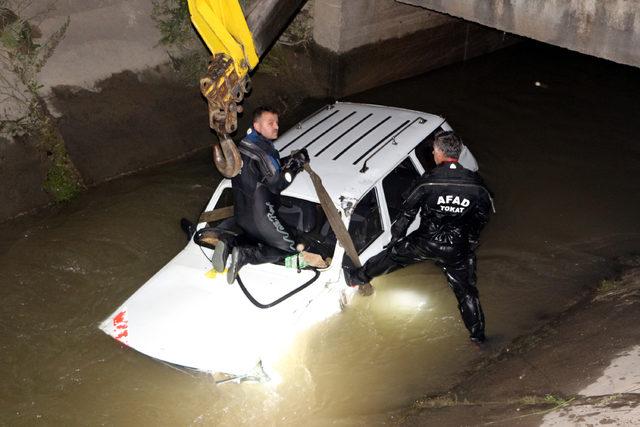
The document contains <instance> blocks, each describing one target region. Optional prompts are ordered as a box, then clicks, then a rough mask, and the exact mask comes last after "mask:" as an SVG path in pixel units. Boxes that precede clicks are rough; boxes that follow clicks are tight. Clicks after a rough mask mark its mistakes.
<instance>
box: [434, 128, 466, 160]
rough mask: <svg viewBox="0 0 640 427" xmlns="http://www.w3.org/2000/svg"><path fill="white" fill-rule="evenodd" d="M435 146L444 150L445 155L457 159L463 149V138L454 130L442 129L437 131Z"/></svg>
mask: <svg viewBox="0 0 640 427" xmlns="http://www.w3.org/2000/svg"><path fill="white" fill-rule="evenodd" d="M433 147H434V148H437V149H439V150H440V151H442V152H443V153H444V155H445V156H447V157H452V158H454V159H457V158H458V157H459V156H460V152H461V151H462V140H461V139H460V137H459V136H458V135H456V134H455V133H453V132H452V131H444V130H441V131H439V132H437V133H436V136H435V138H434V140H433Z"/></svg>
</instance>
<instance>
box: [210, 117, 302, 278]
mask: <svg viewBox="0 0 640 427" xmlns="http://www.w3.org/2000/svg"><path fill="white" fill-rule="evenodd" d="M277 137H278V113H277V112H276V111H275V110H274V109H272V108H270V107H259V108H257V109H256V110H255V111H254V113H253V126H252V127H251V128H250V129H249V130H248V131H247V135H246V136H245V137H244V138H243V139H242V141H240V144H239V145H238V150H239V151H240V154H241V157H242V169H241V171H240V173H239V174H238V175H236V176H235V177H233V179H232V180H231V185H232V188H233V198H234V218H235V222H236V224H237V225H238V226H239V227H240V228H241V229H242V231H243V240H244V243H242V244H237V242H231V241H230V240H225V239H222V240H220V241H219V242H218V244H217V245H216V248H215V251H214V258H213V265H214V268H215V269H216V270H217V271H223V270H224V268H225V264H226V262H227V257H228V255H229V253H231V266H230V267H229V271H228V273H227V281H228V282H229V283H233V282H234V281H235V279H236V277H237V274H238V271H239V270H240V268H242V266H244V265H246V264H262V263H267V262H277V261H280V260H282V259H284V258H285V257H287V256H288V255H291V254H294V253H297V252H298V250H297V249H298V248H297V243H296V238H295V237H294V236H295V235H294V231H293V230H291V229H290V228H289V227H288V226H286V225H285V224H284V222H282V220H281V219H280V218H279V216H278V208H279V207H280V192H281V191H282V190H284V189H285V188H286V187H288V186H289V184H291V182H292V181H293V178H294V177H295V175H296V174H297V173H298V172H300V171H301V170H302V167H303V165H304V163H305V162H306V161H308V155H307V153H306V151H304V150H303V151H298V152H296V153H294V154H292V155H291V156H288V157H286V158H283V159H280V155H279V153H278V150H276V148H275V147H274V146H273V141H274V140H275V139H276V138H277ZM231 247H232V250H231V251H230V249H231Z"/></svg>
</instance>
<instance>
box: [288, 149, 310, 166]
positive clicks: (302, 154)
mask: <svg viewBox="0 0 640 427" xmlns="http://www.w3.org/2000/svg"><path fill="white" fill-rule="evenodd" d="M291 157H292V158H294V159H296V160H298V161H299V162H300V163H302V164H305V163H309V152H308V151H307V149H306V148H302V149H300V150H295V151H292V152H291Z"/></svg>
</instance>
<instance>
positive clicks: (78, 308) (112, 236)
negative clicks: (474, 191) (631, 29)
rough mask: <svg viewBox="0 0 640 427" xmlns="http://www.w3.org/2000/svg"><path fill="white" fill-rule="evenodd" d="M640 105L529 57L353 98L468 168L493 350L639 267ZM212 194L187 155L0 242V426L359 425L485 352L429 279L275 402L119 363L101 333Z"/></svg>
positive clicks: (356, 307)
mask: <svg viewBox="0 0 640 427" xmlns="http://www.w3.org/2000/svg"><path fill="white" fill-rule="evenodd" d="M536 82H538V83H537V84H536ZM638 99H640V71H638V70H636V69H631V68H627V67H622V66H618V65H615V64H611V63H606V62H602V61H598V60H595V59H592V58H587V57H583V56H580V55H576V54H571V53H569V52H567V51H564V50H560V49H552V48H548V47H540V46H535V45H529V46H519V47H516V48H512V49H508V50H505V51H502V52H498V53H495V54H492V55H490V56H486V57H484V58H481V59H478V60H474V61H471V62H468V63H466V64H463V65H458V66H453V67H448V68H446V69H443V70H439V71H437V72H433V73H430V74H427V75H424V76H421V77H419V78H415V79H410V80H406V81H403V82H399V83H395V84H392V85H389V86H385V87H382V88H379V89H377V90H375V91H369V92H367V93H363V94H359V95H357V96H353V97H351V100H354V101H361V102H370V103H380V104H388V105H395V106H400V107H404V108H413V109H417V110H424V111H430V112H435V113H439V114H442V115H443V116H445V117H447V119H448V120H449V122H450V123H451V125H452V126H453V127H454V128H455V129H456V130H457V131H458V132H459V133H460V134H461V135H462V136H463V138H464V140H465V141H466V143H467V145H469V146H470V147H471V149H472V151H473V152H474V154H475V155H476V157H477V158H478V160H479V162H480V166H481V172H482V174H483V176H484V177H485V179H486V181H487V182H488V183H489V185H490V186H491V187H492V189H493V191H494V192H495V193H496V203H497V204H496V208H497V211H498V213H497V214H496V215H495V216H494V218H493V219H492V222H491V223H490V224H489V226H488V228H487V229H486V231H485V233H484V234H483V239H482V240H483V245H482V246H481V248H480V249H479V251H478V257H479V286H480V290H481V298H482V301H483V304H484V307H485V312H486V315H487V323H488V334H489V337H490V344H489V347H490V350H491V349H500V348H503V347H504V346H506V345H508V343H509V341H510V340H511V339H513V338H514V337H516V336H518V335H521V334H526V333H527V332H530V331H532V330H534V329H535V328H537V327H539V326H540V325H541V324H543V323H544V322H545V321H546V320H548V319H549V318H550V317H552V316H554V315H555V314H557V313H558V312H560V311H561V310H563V308H565V307H567V306H568V305H569V304H571V303H572V302H573V301H575V300H576V299H577V298H578V297H579V296H580V295H581V293H582V292H583V291H584V290H585V288H586V287H587V286H591V285H593V284H594V283H595V282H596V281H597V280H598V279H599V278H601V277H603V276H606V275H607V274H610V273H611V272H612V269H613V268H614V262H612V260H613V259H615V257H616V256H619V255H622V254H626V253H629V252H634V251H635V252H640V221H638V218H639V217H640V197H639V196H638V194H639V191H640V188H639V187H640V180H638V178H637V177H638V174H639V173H640V143H638V135H640V103H639V102H638ZM216 179H217V178H216V175H215V174H214V172H213V171H212V167H211V166H210V164H209V163H208V158H207V156H204V155H203V156H201V157H196V158H193V159H191V160H189V161H185V162H181V163H179V164H175V165H171V166H165V167H163V168H161V169H159V170H156V171H152V172H146V173H143V174H139V175H136V176H133V177H128V178H124V179H121V180H118V181H115V182H111V183H108V184H105V185H102V186H101V187H99V188H96V189H93V190H91V191H90V192H88V193H87V194H85V195H83V196H81V197H80V198H79V199H78V200H75V201H74V202H73V203H71V204H68V205H66V206H63V207H60V208H56V209H50V210H47V211H45V212H42V213H39V214H37V215H34V216H30V217H24V218H21V219H19V220H15V221H12V222H10V223H6V224H3V225H1V226H0V235H1V236H2V240H1V243H0V297H1V298H2V304H3V307H2V311H1V314H0V328H1V329H2V335H1V336H0V346H1V352H0V370H1V371H0V375H1V377H2V379H3V381H2V385H1V386H0V424H10V425H32V424H35V423H37V422H43V423H45V424H48V425H96V424H112V425H190V424H204V425H238V424H247V425H249V424H250V425H264V424H267V425H273V424H289V425H299V424H301V423H303V422H304V423H306V424H308V425H326V424H331V423H333V424H337V425H353V424H363V425H364V424H366V425H370V424H375V423H379V422H383V421H384V420H385V417H386V416H385V412H386V411H391V410H393V409H396V408H398V407H400V406H402V405H407V404H410V402H411V401H412V399H414V398H416V397H419V396H421V395H424V394H430V393H437V392H440V391H443V390H446V389H447V388H449V387H450V386H451V385H452V384H455V382H456V381H458V380H459V379H460V378H461V376H462V375H464V371H465V370H466V369H471V368H473V366H474V364H475V363H476V362H478V361H480V360H482V359H483V358H485V357H487V354H488V353H490V351H488V352H484V353H480V352H478V351H476V350H475V349H474V348H473V347H472V346H470V345H469V344H468V343H467V340H466V334H465V332H464V329H463V326H462V324H461V322H460V320H459V315H458V313H457V310H456V307H455V301H454V298H453V295H452V294H451V292H450V291H449V290H448V289H447V287H446V284H445V281H444V279H443V277H442V275H441V273H440V272H439V271H438V270H437V269H436V268H435V267H434V266H433V265H431V264H428V263H425V264H420V265H415V266H412V267H410V268H407V269H405V270H403V271H399V272H396V273H394V274H391V275H388V276H386V277H383V278H380V279H378V280H377V281H375V282H374V285H376V288H377V292H376V294H375V295H374V296H373V297H371V298H366V299H365V298H362V299H358V300H356V301H355V303H354V304H353V305H352V306H350V307H349V308H348V310H347V311H345V312H344V314H342V315H340V316H336V317H334V318H332V319H329V320H328V321H326V322H324V323H322V324H320V325H318V326H317V327H315V328H314V329H313V330H311V331H309V333H307V334H306V335H304V336H303V337H301V339H300V340H299V342H298V344H297V346H296V347H295V348H294V349H293V350H292V351H291V353H290V354H289V355H288V356H287V358H286V359H285V360H283V361H282V363H281V367H282V371H283V376H284V378H283V382H282V383H281V384H279V385H277V386H275V385H267V386H264V385H258V384H241V385H225V386H216V385H215V384H214V383H213V381H212V380H211V378H210V377H208V376H206V375H190V374H186V373H183V372H181V371H177V370H175V369H173V368H171V367H168V366H165V365H163V364H161V363H159V362H157V361H153V360H151V359H149V358H147V357H144V356H142V355H139V354H137V353H135V352H133V351H130V350H128V349H126V348H122V347H121V346H119V345H118V344H117V343H116V342H114V341H113V340H111V339H110V338H108V337H107V336H105V335H104V334H102V333H101V332H99V331H98V329H97V324H98V322H99V321H101V320H102V319H103V318H105V317H106V316H107V315H108V314H109V313H110V312H111V311H112V310H113V309H114V308H115V307H116V306H117V305H119V304H120V303H121V302H122V301H123V300H124V299H126V298H127V297H128V296H129V295H130V294H131V293H132V292H134V291H135V289H137V287H138V286H139V285H140V284H142V283H143V282H144V281H145V280H146V279H147V278H148V277H149V276H150V275H151V274H153V273H154V272H155V271H157V270H158V269H159V268H160V267H161V266H162V265H164V263H166V262H167V261H168V260H169V259H170V258H171V257H172V256H173V255H174V254H175V253H176V252H177V251H179V250H180V248H181V247H182V246H183V245H184V236H183V235H182V232H181V231H180V229H179V227H178V223H177V219H179V218H180V217H181V216H188V217H195V216H196V215H197V213H198V212H199V210H200V209H201V208H202V207H203V204H204V202H205V201H206V199H207V198H208V197H209V195H210V193H211V192H212V190H213V188H214V186H215V182H216Z"/></svg>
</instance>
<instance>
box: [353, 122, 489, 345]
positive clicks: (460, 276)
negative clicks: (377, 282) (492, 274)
mask: <svg viewBox="0 0 640 427" xmlns="http://www.w3.org/2000/svg"><path fill="white" fill-rule="evenodd" d="M461 147H462V142H461V140H460V138H458V137H457V136H456V135H455V134H454V133H453V132H444V131H442V132H440V133H439V134H438V135H436V138H435V140H434V143H433V158H434V160H435V162H436V165H437V166H436V167H435V168H434V169H433V170H432V171H431V172H430V173H426V174H424V175H423V176H422V177H420V179H419V180H418V182H417V184H416V186H415V187H414V188H413V189H412V191H411V193H410V194H409V196H408V197H407V198H406V200H405V202H404V203H403V206H402V215H401V216H400V217H399V219H398V220H397V221H396V222H395V223H394V224H393V225H392V227H391V235H392V240H391V242H390V243H389V245H387V247H386V249H385V250H384V251H382V252H380V253H379V254H377V255H375V256H373V257H372V258H370V259H369V260H368V261H367V262H366V263H365V265H364V266H362V267H361V268H359V269H357V270H354V271H352V272H349V271H347V273H348V275H347V276H348V281H349V284H350V285H352V286H357V285H362V284H365V283H369V281H370V280H371V279H373V278H374V277H376V276H379V275H382V274H385V273H389V272H391V271H394V270H396V269H398V268H401V267H405V266H407V265H410V264H413V263H416V262H420V261H424V260H427V259H431V260H434V261H435V262H436V264H437V265H438V266H440V267H441V268H442V270H443V272H444V273H445V275H446V277H447V281H448V283H449V287H451V289H452V290H453V292H454V294H455V296H456V298H457V300H458V308H459V310H460V314H461V315H462V320H463V322H464V324H465V326H466V327H467V329H468V330H469V333H470V338H471V340H472V341H474V342H483V341H484V340H485V335H484V326H485V323H484V314H483V312H482V307H481V306H480V299H479V296H478V289H477V288H476V257H475V253H474V251H475V249H476V248H477V246H478V238H479V236H480V231H481V230H482V228H483V227H484V225H485V224H486V223H487V222H488V221H489V216H490V215H491V212H492V210H493V201H492V199H491V195H490V192H489V190H488V189H487V187H486V186H485V185H484V184H483V182H482V179H481V178H480V176H479V175H478V174H477V173H475V172H472V171H470V170H467V169H465V168H463V167H462V166H460V164H459V163H458V157H459V155H460V151H461ZM418 211H420V227H419V228H418V229H417V230H416V231H414V232H412V233H411V234H409V235H408V236H406V237H404V236H405V234H406V232H407V229H408V228H409V225H410V224H411V223H412V222H413V220H414V218H415V216H416V215H417V213H418Z"/></svg>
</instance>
